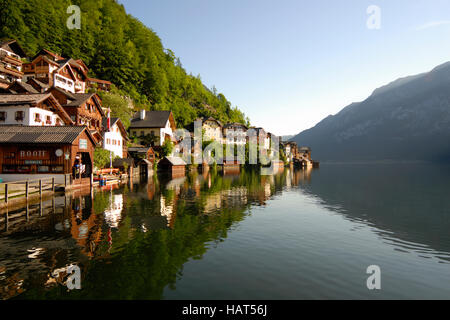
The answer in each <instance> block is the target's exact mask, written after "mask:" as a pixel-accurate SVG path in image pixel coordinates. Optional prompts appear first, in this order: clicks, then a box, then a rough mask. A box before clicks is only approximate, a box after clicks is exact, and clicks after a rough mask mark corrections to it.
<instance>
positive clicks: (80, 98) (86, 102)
mask: <svg viewBox="0 0 450 320" xmlns="http://www.w3.org/2000/svg"><path fill="white" fill-rule="evenodd" d="M48 92H51V93H52V94H53V95H54V96H55V98H56V99H57V100H58V101H59V103H60V104H61V105H62V107H63V108H64V110H65V111H66V112H67V113H68V114H69V116H70V118H71V119H72V121H73V122H74V123H75V124H76V125H79V126H86V127H88V128H89V130H90V131H91V134H92V135H93V136H94V138H95V139H96V141H97V143H101V142H102V141H103V118H104V117H105V113H104V111H103V108H102V101H101V99H100V97H99V96H98V95H97V94H96V93H70V92H67V91H65V90H62V89H60V88H55V87H52V88H50V89H49V90H48Z"/></svg>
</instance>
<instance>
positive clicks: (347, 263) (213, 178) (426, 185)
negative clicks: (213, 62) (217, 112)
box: [0, 165, 450, 299]
mask: <svg viewBox="0 0 450 320" xmlns="http://www.w3.org/2000/svg"><path fill="white" fill-rule="evenodd" d="M449 194H450V167H449V166H430V165H323V166H322V167H321V168H320V169H318V170H310V171H301V170H300V171H290V170H285V171H284V172H282V173H280V174H277V175H273V176H260V175H259V174H258V173H257V172H255V171H246V172H242V173H241V174H240V175H229V176H228V175H227V176H223V175H222V174H220V173H219V174H215V173H212V172H210V173H208V174H196V175H190V176H188V177H186V178H180V179H174V180H168V179H156V178H155V179H152V180H151V181H149V182H148V183H136V184H132V185H128V186H124V187H120V188H117V189H114V190H95V191H94V192H92V193H91V192H89V191H87V192H79V193H77V194H74V195H71V196H59V197H55V198H53V199H49V200H47V201H44V202H43V203H42V204H34V205H30V206H29V207H28V209H26V208H20V209H17V210H10V211H9V212H8V213H7V214H6V213H5V212H2V213H1V214H0V297H1V298H2V299H11V298H15V299H354V298H356V299H404V298H425V299H428V298H438V299H450V196H449ZM70 264H76V265H78V266H79V267H80V268H81V272H82V280H81V284H82V289H81V290H75V291H70V292H69V291H68V290H67V288H66V287H64V286H63V285H62V284H61V283H62V282H63V280H61V279H63V277H61V278H58V277H57V275H58V272H59V271H63V270H64V268H66V267H67V266H68V265H70ZM370 265H378V266H380V268H381V286H382V288H381V290H379V291H370V290H368V289H367V286H366V280H367V277H368V276H369V275H367V274H366V269H367V267H368V266H370Z"/></svg>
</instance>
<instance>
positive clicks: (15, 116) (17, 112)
mask: <svg viewBox="0 0 450 320" xmlns="http://www.w3.org/2000/svg"><path fill="white" fill-rule="evenodd" d="M73 124H74V123H73V121H72V120H71V118H70V116H69V114H68V113H67V112H66V111H65V110H64V108H63V107H62V106H61V104H60V103H59V102H58V100H56V99H55V97H54V96H53V95H52V94H50V93H39V94H5V95H0V125H26V126H62V125H73ZM2 130H3V129H2Z"/></svg>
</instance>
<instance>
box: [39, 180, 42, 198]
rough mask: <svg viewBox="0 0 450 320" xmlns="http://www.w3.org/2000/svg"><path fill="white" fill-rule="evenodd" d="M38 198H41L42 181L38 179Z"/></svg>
mask: <svg viewBox="0 0 450 320" xmlns="http://www.w3.org/2000/svg"><path fill="white" fill-rule="evenodd" d="M39 196H41V198H42V179H39Z"/></svg>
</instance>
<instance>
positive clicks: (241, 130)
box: [223, 122, 248, 145]
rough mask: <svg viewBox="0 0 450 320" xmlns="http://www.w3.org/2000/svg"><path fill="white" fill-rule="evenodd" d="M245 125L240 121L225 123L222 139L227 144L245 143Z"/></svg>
mask: <svg viewBox="0 0 450 320" xmlns="http://www.w3.org/2000/svg"><path fill="white" fill-rule="evenodd" d="M247 130H248V128H247V126H245V125H243V124H242V123H237V122H234V123H227V124H226V125H224V126H223V139H224V142H225V143H227V144H235V145H245V144H246V143H247V141H248V140H247Z"/></svg>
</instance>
